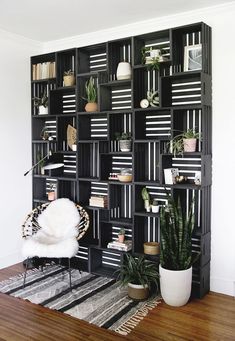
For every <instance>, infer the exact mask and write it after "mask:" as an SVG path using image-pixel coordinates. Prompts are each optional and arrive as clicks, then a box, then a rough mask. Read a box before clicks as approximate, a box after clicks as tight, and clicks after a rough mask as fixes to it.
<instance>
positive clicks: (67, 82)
mask: <svg viewBox="0 0 235 341" xmlns="http://www.w3.org/2000/svg"><path fill="white" fill-rule="evenodd" d="M74 84H75V77H74V75H70V76H64V86H73V85H74Z"/></svg>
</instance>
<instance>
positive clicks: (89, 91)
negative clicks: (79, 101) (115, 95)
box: [83, 76, 98, 112]
mask: <svg viewBox="0 0 235 341" xmlns="http://www.w3.org/2000/svg"><path fill="white" fill-rule="evenodd" d="M85 91H86V96H87V97H83V99H85V100H86V101H87V104H86V105H85V111H87V112H93V111H97V110H98V104H97V102H96V100H97V92H96V87H95V80H94V78H93V77H92V76H91V77H90V78H89V79H88V80H87V81H86V84H85Z"/></svg>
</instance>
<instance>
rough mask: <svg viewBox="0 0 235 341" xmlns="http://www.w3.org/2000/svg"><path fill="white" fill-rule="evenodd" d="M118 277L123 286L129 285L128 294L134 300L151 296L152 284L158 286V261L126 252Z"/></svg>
mask: <svg viewBox="0 0 235 341" xmlns="http://www.w3.org/2000/svg"><path fill="white" fill-rule="evenodd" d="M118 273H119V274H118V279H119V281H120V282H121V284H122V285H123V286H126V285H128V296H129V297H130V298H132V299H134V300H145V299H147V298H148V297H149V292H150V289H151V285H152V284H155V285H156V287H157V288H158V278H159V274H158V271H157V266H156V263H154V262H151V261H149V260H147V259H145V257H144V256H141V257H139V258H137V257H133V256H132V255H130V254H128V253H126V254H125V255H124V260H123V264H122V265H121V267H120V270H118Z"/></svg>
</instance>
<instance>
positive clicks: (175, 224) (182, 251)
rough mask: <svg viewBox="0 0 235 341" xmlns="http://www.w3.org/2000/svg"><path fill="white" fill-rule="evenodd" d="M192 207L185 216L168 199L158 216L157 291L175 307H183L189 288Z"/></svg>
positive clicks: (187, 297)
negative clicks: (158, 263) (158, 260)
mask: <svg viewBox="0 0 235 341" xmlns="http://www.w3.org/2000/svg"><path fill="white" fill-rule="evenodd" d="M193 204H194V202H192V203H191V205H190V206H189V207H190V209H189V212H188V214H186V213H185V212H183V210H182V207H181V201H180V197H178V200H177V202H175V201H174V199H172V198H171V197H169V196H168V204H167V205H166V206H165V207H162V208H161V213H160V243H161V253H160V266H159V274H160V288H161V295H162V298H163V299H164V301H165V302H166V303H167V304H169V305H172V306H175V307H179V306H182V305H184V304H186V303H187V302H188V300H189V297H190V294H191V285H192V263H193V259H192V232H193V229H194V214H193Z"/></svg>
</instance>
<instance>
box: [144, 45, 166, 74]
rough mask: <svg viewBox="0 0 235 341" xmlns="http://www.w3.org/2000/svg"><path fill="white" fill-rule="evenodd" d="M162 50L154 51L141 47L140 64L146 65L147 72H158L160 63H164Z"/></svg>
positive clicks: (150, 48)
mask: <svg viewBox="0 0 235 341" xmlns="http://www.w3.org/2000/svg"><path fill="white" fill-rule="evenodd" d="M163 53H164V51H163V50H162V49H154V48H152V47H143V48H142V49H141V54H142V64H145V65H147V67H148V69H149V70H156V71H159V69H160V63H161V62H164V61H165V58H164V56H163Z"/></svg>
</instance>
